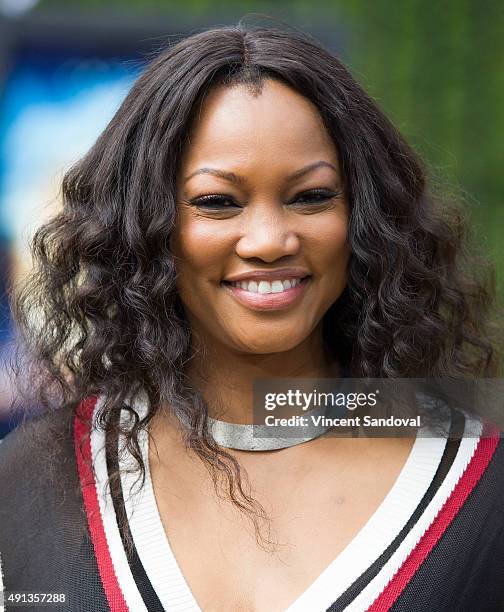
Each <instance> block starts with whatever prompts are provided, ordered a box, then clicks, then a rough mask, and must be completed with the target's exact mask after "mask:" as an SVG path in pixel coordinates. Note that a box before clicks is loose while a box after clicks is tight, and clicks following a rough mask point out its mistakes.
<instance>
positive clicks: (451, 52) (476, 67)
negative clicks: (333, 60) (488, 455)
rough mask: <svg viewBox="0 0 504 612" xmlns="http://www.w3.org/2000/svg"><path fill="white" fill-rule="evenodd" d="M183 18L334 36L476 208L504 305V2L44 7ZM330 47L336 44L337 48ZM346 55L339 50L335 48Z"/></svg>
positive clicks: (57, 0)
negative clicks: (262, 22)
mask: <svg viewBox="0 0 504 612" xmlns="http://www.w3.org/2000/svg"><path fill="white" fill-rule="evenodd" d="M69 8H71V9H72V10H74V11H82V12H87V11H90V12H93V13H94V14H97V13H98V14H99V13H100V12H106V13H107V14H109V15H110V14H111V13H115V14H117V15H121V16H123V17H124V16H125V15H129V16H131V17H132V18H134V17H135V16H140V15H141V16H142V18H155V17H156V16H158V17H159V16H161V17H162V18H166V19H167V23H170V17H173V16H174V15H177V16H178V18H180V17H182V18H183V22H184V23H186V24H189V26H190V29H194V31H196V30H198V29H199V28H203V27H206V26H211V25H223V24H226V23H229V24H231V23H235V22H236V21H237V20H238V19H239V18H240V17H243V16H244V15H246V14H247V13H251V12H252V13H265V14H267V15H270V16H271V17H273V18H277V19H279V20H284V21H286V22H287V23H288V24H290V25H292V26H294V27H299V28H301V29H302V30H305V31H308V32H310V33H313V34H314V35H316V36H317V34H318V33H319V32H323V34H324V42H326V43H327V41H328V40H330V39H331V31H334V32H337V35H335V36H337V37H338V38H339V39H340V42H339V43H338V44H339V46H338V48H337V52H338V53H339V55H340V56H341V58H342V59H343V60H344V61H345V63H346V64H347V65H348V66H349V68H350V69H351V71H352V73H353V74H354V76H355V77H356V78H357V79H358V80H359V81H360V82H361V83H362V84H363V85H364V86H365V87H366V89H367V90H368V91H369V92H370V93H371V95H372V96H373V97H374V98H375V99H376V101H377V102H378V103H379V105H380V106H381V107H382V108H383V110H384V111H385V112H386V113H387V114H388V115H389V117H390V118H391V119H392V120H393V121H394V122H395V123H396V125H398V127H399V129H400V130H401V131H402V133H403V134H404V135H405V137H406V138H407V139H408V141H409V142H410V143H411V144H412V145H413V146H414V148H415V149H416V150H417V151H418V152H419V153H420V155H422V156H423V158H424V159H425V160H426V162H427V163H428V165H429V166H430V167H431V169H432V171H433V174H435V175H436V176H440V177H441V178H442V181H443V182H444V183H445V185H446V186H447V187H448V188H449V190H451V191H453V190H455V191H458V190H459V193H460V195H462V196H463V197H464V198H465V199H466V201H467V202H468V204H469V206H470V209H471V213H472V216H473V219H474V227H475V231H476V236H477V242H478V244H481V246H482V249H483V250H485V249H486V250H487V251H488V252H489V254H490V256H491V258H492V259H493V260H494V261H495V262H496V263H497V281H498V291H499V294H500V296H501V297H504V244H503V241H502V239H501V238H502V230H503V226H504V205H503V202H502V198H503V193H504V168H502V162H503V161H504V155H503V154H502V148H503V147H502V144H501V143H502V139H503V137H504V3H503V2H500V1H496V0H483V1H481V0H480V1H478V0H443V1H440V2H433V1H430V2H426V1H421V0H403V1H402V2H397V1H394V0H375V1H372V0H333V1H332V2H318V3H316V4H314V3H311V2H308V1H307V0H294V1H288V2H287V1H279V0H277V1H276V2H271V1H270V2H266V1H245V0H241V1H240V0H238V1H232V2H231V1H228V2H219V3H216V2H212V1H211V0H185V2H184V3H183V4H182V5H181V4H180V3H177V2H174V1H173V0H108V1H107V2H106V3H104V2H103V1H102V0H74V1H73V2H70V3H69V2H68V0H41V1H40V2H39V3H38V5H37V7H36V8H35V11H37V12H38V11H49V12H50V11H57V10H66V11H68V10H69ZM329 46H330V45H329ZM335 50H336V49H335Z"/></svg>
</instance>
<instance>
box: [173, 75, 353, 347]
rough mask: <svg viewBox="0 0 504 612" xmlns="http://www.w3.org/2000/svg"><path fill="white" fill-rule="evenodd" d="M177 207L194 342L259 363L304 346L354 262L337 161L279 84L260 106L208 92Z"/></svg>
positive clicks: (309, 108)
mask: <svg viewBox="0 0 504 612" xmlns="http://www.w3.org/2000/svg"><path fill="white" fill-rule="evenodd" d="M177 199H178V207H179V210H178V218H177V224H176V228H175V231H174V233H173V234H172V237H171V240H170V246H171V249H172V252H173V254H174V256H175V258H176V268H177V272H178V278H177V288H178V291H179V294H180V297H181V300H182V302H183V304H184V308H185V312H186V314H187V317H188V320H189V323H190V326H191V329H192V330H193V332H196V334H197V335H198V336H200V337H202V338H203V339H204V340H206V341H210V342H216V341H218V342H221V343H224V344H225V345H226V346H228V347H230V348H232V349H234V350H237V351H239V352H246V353H259V354H261V353H262V354H266V353H276V352H282V351H287V350H289V349H291V348H293V347H295V346H297V345H299V344H300V343H301V342H303V341H305V340H307V339H309V337H310V335H311V334H313V333H314V332H315V330H316V329H317V326H318V325H319V324H321V321H322V318H323V316H324V314H325V313H326V311H327V310H328V308H329V307H330V306H331V305H332V304H333V303H334V302H335V301H336V300H337V299H338V297H339V296H340V294H341V292H342V291H343V289H344V287H345V284H346V270H347V263H348V259H349V255H350V253H349V248H348V245H347V240H346V239H347V225H348V206H347V202H346V199H345V196H344V193H343V180H342V176H341V174H340V170H339V162H338V154H337V151H336V148H335V145H334V143H333V142H332V139H331V138H330V136H329V134H328V132H327V131H326V129H325V127H324V125H323V122H322V119H321V117H320V115H319V114H318V111H317V109H316V107H315V106H314V105H313V104H312V103H311V102H310V101H308V100H307V99H306V98H304V97H303V96H301V95H300V94H298V93H297V92H295V91H294V90H292V89H290V88H289V87H288V86H286V85H284V84H282V83H279V82H278V81H274V80H267V81H265V84H264V88H263V90H262V93H261V94H260V95H258V96H257V97H254V96H253V95H252V94H251V93H250V92H249V91H248V90H247V88H246V87H244V86H242V85H238V86H234V87H232V88H226V87H222V86H220V87H218V88H215V89H213V90H212V91H210V93H209V94H208V95H207V97H206V99H205V101H204V103H203V106H202V109H201V113H200V114H198V116H197V119H196V122H195V124H194V126H193V129H192V132H191V134H190V139H189V143H188V145H187V147H186V150H185V151H184V154H183V158H182V163H181V168H180V173H179V176H178V180H177ZM306 277H307V278H306ZM233 280H234V281H238V280H239V281H240V282H235V284H234V285H232V284H231V281H233ZM319 330H320V328H319Z"/></svg>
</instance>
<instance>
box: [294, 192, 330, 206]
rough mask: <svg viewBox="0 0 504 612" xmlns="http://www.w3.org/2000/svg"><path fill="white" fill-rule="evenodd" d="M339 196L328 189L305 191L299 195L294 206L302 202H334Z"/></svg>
mask: <svg viewBox="0 0 504 612" xmlns="http://www.w3.org/2000/svg"><path fill="white" fill-rule="evenodd" d="M338 195H340V194H339V193H336V192H334V191H330V190H328V189H311V190H310V191H305V192H304V193H302V194H300V195H298V196H297V197H296V199H295V200H294V201H293V202H292V204H295V203H296V202H301V204H310V203H313V204H321V203H322V202H326V201H327V200H332V199H333V198H335V197H336V196H338Z"/></svg>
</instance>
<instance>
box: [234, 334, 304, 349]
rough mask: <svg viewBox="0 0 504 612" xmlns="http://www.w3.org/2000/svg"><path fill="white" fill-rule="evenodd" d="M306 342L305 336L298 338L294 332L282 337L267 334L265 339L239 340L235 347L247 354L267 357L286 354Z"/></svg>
mask: <svg viewBox="0 0 504 612" xmlns="http://www.w3.org/2000/svg"><path fill="white" fill-rule="evenodd" d="M303 340H304V337H303V336H298V334H295V333H294V332H293V333H292V334H289V333H286V334H283V335H282V336H281V337H274V336H273V337H272V334H265V335H264V337H261V336H259V337H258V336H256V337H255V338H239V339H238V338H237V341H236V342H235V345H237V346H239V347H241V350H242V351H245V352H247V353H256V354H259V355H267V354H270V353H284V352H285V351H290V350H291V349H293V348H294V347H296V346H297V345H298V344H300V343H301V342H302V341H303Z"/></svg>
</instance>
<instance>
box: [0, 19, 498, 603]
mask: <svg viewBox="0 0 504 612" xmlns="http://www.w3.org/2000/svg"><path fill="white" fill-rule="evenodd" d="M63 196H64V209H63V212H62V213H61V214H59V215H58V216H57V217H56V218H54V219H53V220H51V221H50V222H49V223H48V224H46V225H44V226H43V227H42V228H40V229H39V230H38V232H37V234H36V236H35V238H34V243H33V255H34V260H35V262H36V264H37V267H36V270H35V272H34V274H33V276H32V277H31V279H30V280H29V281H28V282H27V284H26V285H25V287H24V288H23V289H22V290H21V291H20V292H19V293H18V294H17V296H16V300H15V303H14V312H15V316H16V319H17V321H18V325H19V328H20V331H21V332H23V333H24V338H25V341H26V343H28V345H29V348H30V349H31V350H30V352H29V354H30V355H31V356H32V357H31V361H30V362H29V364H30V367H31V369H28V370H27V369H26V368H23V375H24V376H25V377H26V374H27V372H28V376H27V378H28V379H29V380H30V381H31V384H32V386H33V384H35V385H36V388H37V389H38V393H39V399H40V401H41V402H42V403H44V405H45V406H46V407H47V409H48V412H47V414H45V415H44V416H42V417H41V418H37V419H33V420H31V421H30V422H29V423H27V424H26V426H25V427H22V428H18V429H17V430H16V431H15V433H13V434H11V435H10V436H8V438H7V439H6V440H5V441H4V443H3V444H2V445H1V446H0V457H1V462H2V464H1V465H2V470H1V475H0V484H1V490H2V494H3V497H2V503H1V509H2V529H1V535H0V554H1V557H2V564H3V574H4V588H5V589H7V591H32V592H45V593H62V594H64V598H65V603H64V605H65V606H66V607H65V608H64V609H68V610H93V611H101V610H109V609H110V610H114V611H115V610H133V611H134V612H137V611H140V610H149V611H151V610H163V609H165V610H198V609H201V610H205V611H207V610H219V611H220V610H233V611H234V610H250V611H252V610H261V611H263V610H266V611H268V612H269V611H272V610H289V611H290V612H294V611H299V610H303V611H304V610H307V611H312V610H313V611H315V610H326V609H330V610H342V609H346V610H366V609H370V610H388V609H393V610H408V611H409V612H411V611H414V610H436V611H441V610H447V611H448V610H455V609H457V610H462V609H464V610H501V609H502V607H503V605H504V580H503V577H504V576H503V567H504V530H503V523H502V519H501V508H502V504H503V502H504V473H503V470H502V467H503V465H504V447H503V445H502V443H500V438H499V437H498V436H499V434H498V431H497V430H496V428H495V427H494V426H492V425H491V423H488V422H487V421H486V420H485V419H484V418H480V417H478V415H476V414H473V415H471V414H469V413H466V412H464V413H463V412H461V411H459V412H457V411H455V410H454V411H452V414H451V415H450V417H449V419H450V420H449V427H450V430H449V431H450V438H449V439H447V438H446V437H441V436H437V437H435V436H431V437H420V436H418V435H417V436H416V437H401V438H390V437H389V438H377V437H355V436H354V437H349V436H346V437H345V436H340V437H333V436H329V435H328V436H326V435H320V433H319V434H318V435H317V434H316V435H313V436H310V437H309V439H302V440H298V439H294V440H293V439H288V438H287V437H284V438H282V437H279V438H278V439H276V440H275V439H273V441H271V440H269V441H267V442H265V441H264V440H263V442H262V443H261V442H257V439H256V440H255V445H254V440H253V439H252V438H251V437H250V435H249V437H248V438H247V435H248V434H250V427H251V423H252V420H253V412H252V409H253V405H252V404H253V401H252V400H253V396H252V385H253V382H254V381H255V380H256V379H261V378H291V379H317V380H318V379H327V378H329V379H340V378H341V377H343V376H347V377H353V378H358V377H377V378H406V377H456V376H470V377H478V376H483V377H493V376H496V375H497V373H498V367H499V362H498V354H497V352H496V350H495V349H496V347H497V343H496V336H495V331H494V330H493V329H492V326H491V321H490V315H491V308H492V299H493V294H492V287H491V285H490V283H488V282H486V281H484V280H481V279H480V278H479V277H478V275H477V274H476V272H474V271H473V272H471V268H470V267H469V266H470V264H472V263H473V260H471V259H470V257H469V256H468V255H467V250H466V248H465V246H466V241H465V234H464V228H465V226H464V220H463V217H462V216H461V214H460V212H459V209H458V208H457V207H455V206H452V207H448V206H446V207H441V204H440V201H439V200H438V199H436V198H435V197H434V196H432V195H431V194H430V192H429V191H428V190H427V188H426V184H425V176H424V171H423V169H422V166H421V164H420V162H419V160H418V159H417V157H416V156H415V154H414V153H413V152H412V150H411V149H410V148H409V147H408V145H407V144H406V143H405V142H404V140H403V139H402V138H401V136H400V135H399V134H398V132H397V131H396V130H395V129H394V127H393V126H392V125H391V124H390V123H389V121H388V120H387V119H386V118H385V117H384V115H383V114H382V113H381V112H380V110H379V109H378V108H377V107H376V105H375V104H374V103H373V101H372V100H371V99H370V98H369V96H368V95H367V94H366V93H365V92H364V91H363V90H362V89H361V88H360V86H359V85H358V84H357V83H356V82H355V81H354V80H353V79H352V77H351V76H350V74H349V72H348V71H347V70H346V68H345V67H344V66H343V65H342V63H341V62H340V61H339V60H338V59H336V58H335V57H334V56H333V55H331V54H330V53H329V52H328V51H327V50H325V49H324V48H323V47H322V46H321V45H320V44H319V43H317V42H315V41H313V40H312V39H310V38H308V37H306V36H303V35H301V34H299V33H295V32H290V31H280V30H277V29H274V28H244V27H242V26H241V25H239V26H237V27H223V28H217V29H213V30H208V31H205V32H201V33H198V34H196V35H193V36H191V37H188V38H186V39H185V40H182V41H181V42H178V43H177V44H175V45H173V46H172V47H170V48H169V49H167V50H166V51H165V52H163V53H162V54H161V55H160V56H159V57H158V58H157V59H156V60H155V61H153V62H152V63H151V64H150V66H149V67H148V68H147V70H146V71H145V72H144V73H143V75H142V76H141V77H140V78H139V79H138V81H137V82H136V84H135V85H134V87H133V88H132V90H131V91H130V93H129V95H128V96H127V98H126V100H125V101H124V103H123V104H122V106H121V108H120V109H119V111H118V112H117V114H116V115H115V117H114V118H113V119H112V121H111V122H110V124H109V125H108V127H107V128H106V129H105V131H104V132H103V134H102V135H101V136H100V138H99V139H98V140H97V142H96V144H95V145H94V147H93V148H92V149H91V150H90V151H89V153H88V154H87V155H86V156H85V157H84V158H83V159H82V160H81V161H80V162H79V163H78V164H77V165H76V166H75V167H74V168H73V169H72V170H71V171H70V172H69V173H68V174H67V175H66V177H65V179H64V183H63ZM36 317H38V318H36ZM20 369H21V367H20ZM55 398H58V399H57V400H56V399H55ZM56 404H57V405H58V407H59V408H60V409H59V410H50V409H51V407H52V406H55V405H56ZM445 416H446V415H445ZM439 418H440V420H441V416H440V417H439ZM443 418H444V417H443ZM457 431H458V432H459V433H460V435H456V434H457ZM354 434H355V432H354ZM462 434H463V435H462ZM252 451H260V452H252ZM107 483H110V487H107V486H106V485H107ZM60 605H62V604H61V603H60ZM7 609H8V606H7ZM34 609H37V608H36V607H34Z"/></svg>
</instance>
